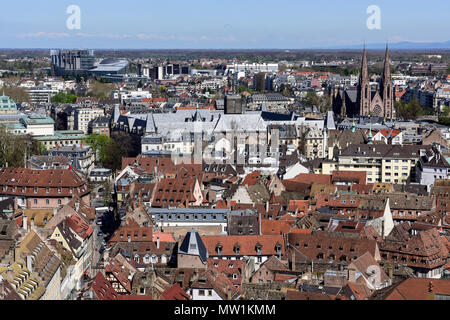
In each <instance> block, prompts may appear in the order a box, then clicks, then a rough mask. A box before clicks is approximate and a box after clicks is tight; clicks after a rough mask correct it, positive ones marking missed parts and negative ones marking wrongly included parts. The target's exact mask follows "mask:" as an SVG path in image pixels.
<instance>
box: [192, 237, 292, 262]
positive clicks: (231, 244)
mask: <svg viewBox="0 0 450 320" xmlns="http://www.w3.org/2000/svg"><path fill="white" fill-rule="evenodd" d="M201 238H202V240H203V242H204V244H205V247H206V250H208V252H209V256H210V257H217V256H218V253H217V251H216V249H217V246H218V245H220V246H222V256H236V253H235V250H234V249H235V246H237V245H239V246H240V256H256V255H257V250H256V247H257V245H260V246H261V255H263V256H270V255H277V254H278V252H277V250H276V246H277V245H281V252H282V255H284V250H285V248H284V240H283V236H281V235H262V236H258V235H256V236H253V235H252V236H203V237H201Z"/></svg>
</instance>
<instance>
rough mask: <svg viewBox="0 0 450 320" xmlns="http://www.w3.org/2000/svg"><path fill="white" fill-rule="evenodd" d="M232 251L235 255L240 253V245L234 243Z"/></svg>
mask: <svg viewBox="0 0 450 320" xmlns="http://www.w3.org/2000/svg"><path fill="white" fill-rule="evenodd" d="M234 252H235V253H236V255H237V256H238V255H240V254H241V246H240V245H238V244H237V245H235V246H234Z"/></svg>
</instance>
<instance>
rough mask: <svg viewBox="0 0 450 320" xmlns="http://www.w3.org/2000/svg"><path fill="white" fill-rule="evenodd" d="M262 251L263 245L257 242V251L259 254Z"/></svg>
mask: <svg viewBox="0 0 450 320" xmlns="http://www.w3.org/2000/svg"><path fill="white" fill-rule="evenodd" d="M261 252H262V246H261V245H260V244H257V245H256V253H257V254H258V255H260V254H261Z"/></svg>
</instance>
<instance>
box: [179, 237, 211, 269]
mask: <svg viewBox="0 0 450 320" xmlns="http://www.w3.org/2000/svg"><path fill="white" fill-rule="evenodd" d="M178 253H182V254H187V255H196V256H199V257H200V259H201V260H202V262H203V263H206V260H207V259H208V256H209V255H208V251H207V249H206V247H205V244H204V242H203V240H202V238H201V237H200V235H199V234H198V232H197V231H196V230H191V231H189V232H188V233H186V236H185V237H184V239H183V242H182V243H181V246H180V248H179V249H178Z"/></svg>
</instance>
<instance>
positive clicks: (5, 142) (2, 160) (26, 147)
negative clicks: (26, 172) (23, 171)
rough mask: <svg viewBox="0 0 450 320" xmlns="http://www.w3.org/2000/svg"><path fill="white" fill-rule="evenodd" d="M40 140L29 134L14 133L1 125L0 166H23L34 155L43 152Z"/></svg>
mask: <svg viewBox="0 0 450 320" xmlns="http://www.w3.org/2000/svg"><path fill="white" fill-rule="evenodd" d="M43 151H45V150H42V149H41V147H40V145H39V142H37V141H36V140H34V139H33V138H32V137H31V136H29V135H14V134H11V133H9V132H7V131H6V129H5V128H4V127H2V126H0V167H7V166H8V167H13V168H23V167H25V162H26V161H27V160H28V159H30V158H31V156H33V155H40V154H42V153H43Z"/></svg>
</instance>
